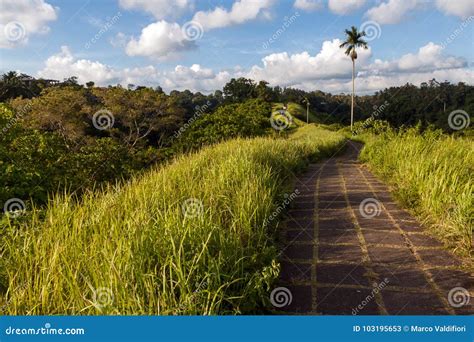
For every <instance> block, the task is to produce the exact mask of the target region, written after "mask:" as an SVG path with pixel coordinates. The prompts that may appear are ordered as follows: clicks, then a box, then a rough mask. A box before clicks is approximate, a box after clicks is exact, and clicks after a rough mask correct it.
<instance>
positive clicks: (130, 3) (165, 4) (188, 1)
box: [119, 0, 193, 19]
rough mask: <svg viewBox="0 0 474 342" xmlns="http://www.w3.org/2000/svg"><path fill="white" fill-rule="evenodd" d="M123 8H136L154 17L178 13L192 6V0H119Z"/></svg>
mask: <svg viewBox="0 0 474 342" xmlns="http://www.w3.org/2000/svg"><path fill="white" fill-rule="evenodd" d="M119 4H120V7H122V8H123V9H128V10H130V9H138V10H143V11H145V12H149V13H151V14H153V16H154V17H155V18H156V19H164V18H165V17H167V16H170V15H174V16H176V15H178V14H180V13H182V12H183V11H185V10H187V9H190V8H192V5H193V1H192V0H119Z"/></svg>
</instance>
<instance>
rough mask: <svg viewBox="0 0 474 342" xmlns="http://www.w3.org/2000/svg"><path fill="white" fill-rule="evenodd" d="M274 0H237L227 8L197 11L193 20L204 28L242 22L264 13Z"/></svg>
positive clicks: (208, 28) (209, 28)
mask: <svg viewBox="0 0 474 342" xmlns="http://www.w3.org/2000/svg"><path fill="white" fill-rule="evenodd" d="M274 2H275V1H274V0H259V1H255V0H238V1H236V2H234V3H233V4H232V8H231V9H230V10H227V9H225V8H223V7H216V8H214V9H213V10H210V11H199V12H197V13H196V14H195V15H194V18H193V20H194V21H197V22H198V23H200V24H201V25H202V27H203V28H204V29H205V30H211V29H215V28H220V27H227V26H231V25H237V24H242V23H244V22H246V21H249V20H253V19H256V18H257V17H258V16H259V15H265V11H266V10H268V9H269V8H270V7H271V6H272V5H273V4H274Z"/></svg>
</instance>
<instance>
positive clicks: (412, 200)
mask: <svg viewBox="0 0 474 342" xmlns="http://www.w3.org/2000/svg"><path fill="white" fill-rule="evenodd" d="M363 140H364V141H365V142H366V145H365V147H364V149H363V151H362V154H361V157H362V160H364V161H367V162H368V163H369V164H370V165H371V167H372V168H373V169H374V171H376V172H377V173H378V174H380V175H382V176H383V177H384V178H385V179H386V180H387V181H388V182H390V183H391V184H392V185H393V186H394V187H395V189H396V194H397V195H398V198H399V199H400V200H401V201H402V202H403V203H404V204H405V205H406V206H407V207H408V208H410V209H412V210H413V211H415V212H416V213H417V214H418V215H420V216H421V217H422V218H425V219H426V221H427V223H428V226H429V227H430V228H431V231H432V232H433V233H434V234H435V235H436V236H437V237H438V238H440V239H441V240H442V241H444V242H445V244H446V245H447V246H449V247H451V248H452V249H453V250H454V251H456V252H458V253H460V254H469V253H472V248H471V243H472V229H473V227H474V196H473V194H474V179H473V174H474V141H473V140H472V139H469V138H454V137H451V136H448V135H442V134H440V133H439V132H431V131H428V132H426V133H425V134H423V135H422V134H420V133H419V132H418V131H417V130H416V129H411V130H409V131H407V132H402V133H399V134H397V133H394V132H388V133H386V134H382V135H378V136H377V135H369V136H365V137H364V139H363Z"/></svg>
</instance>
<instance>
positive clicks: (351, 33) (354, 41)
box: [339, 26, 367, 132]
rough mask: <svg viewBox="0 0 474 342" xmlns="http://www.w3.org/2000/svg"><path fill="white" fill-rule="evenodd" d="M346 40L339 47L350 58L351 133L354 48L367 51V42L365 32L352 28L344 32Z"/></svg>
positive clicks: (355, 56) (355, 53)
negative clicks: (343, 49)
mask: <svg viewBox="0 0 474 342" xmlns="http://www.w3.org/2000/svg"><path fill="white" fill-rule="evenodd" d="M344 32H345V33H346V40H345V41H344V43H342V44H341V45H340V46H339V47H340V48H346V51H345V53H346V55H348V56H350V57H351V60H352V102H351V132H352V125H353V124H354V92H355V86H354V78H355V60H356V59H357V51H356V48H364V49H367V42H366V41H365V40H363V39H362V37H364V36H365V32H364V31H362V32H359V31H358V30H357V27H355V26H352V27H351V29H350V30H345V31H344Z"/></svg>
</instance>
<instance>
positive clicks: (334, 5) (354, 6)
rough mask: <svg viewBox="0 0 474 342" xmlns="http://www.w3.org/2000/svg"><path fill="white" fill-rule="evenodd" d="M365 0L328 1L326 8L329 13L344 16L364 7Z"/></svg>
mask: <svg viewBox="0 0 474 342" xmlns="http://www.w3.org/2000/svg"><path fill="white" fill-rule="evenodd" d="M364 4H365V0H329V3H328V6H329V9H330V10H331V12H333V13H336V14H340V15H346V14H351V13H352V12H354V11H356V10H358V9H359V8H361V7H362V6H364Z"/></svg>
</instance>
